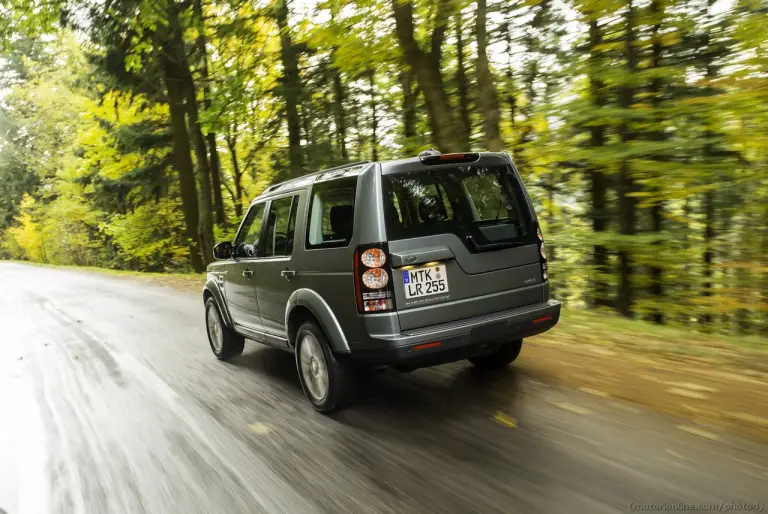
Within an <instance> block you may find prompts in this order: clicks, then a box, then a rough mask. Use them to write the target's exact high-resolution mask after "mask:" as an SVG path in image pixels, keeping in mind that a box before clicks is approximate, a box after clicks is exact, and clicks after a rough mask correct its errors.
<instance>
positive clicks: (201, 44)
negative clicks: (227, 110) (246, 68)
mask: <svg viewBox="0 0 768 514" xmlns="http://www.w3.org/2000/svg"><path fill="white" fill-rule="evenodd" d="M193 6H194V10H195V16H196V17H197V22H198V27H197V41H196V43H197V49H198V52H200V77H201V79H202V82H203V107H204V108H205V110H206V111H207V110H210V108H211V85H210V77H209V73H208V49H207V48H206V39H205V18H204V16H203V2H202V0H194V4H193ZM206 139H207V141H208V152H209V162H210V169H211V180H212V182H213V184H212V185H213V208H214V212H215V215H216V223H217V224H218V225H221V226H223V225H225V224H226V222H227V217H226V213H225V212H224V200H223V199H222V197H221V162H220V160H219V151H218V149H217V147H216V146H217V145H216V133H215V132H213V131H211V132H208V134H207V135H206Z"/></svg>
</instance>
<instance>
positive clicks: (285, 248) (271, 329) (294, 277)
mask: <svg viewBox="0 0 768 514" xmlns="http://www.w3.org/2000/svg"><path fill="white" fill-rule="evenodd" d="M301 198H302V195H301V194H300V193H292V194H290V195H287V196H281V197H279V198H275V199H273V200H272V201H270V203H269V208H268V209H269V215H268V216H267V217H266V218H265V222H264V223H265V228H264V238H263V241H262V242H261V244H260V248H259V258H258V259H257V260H256V261H255V262H254V265H255V268H254V271H255V278H256V287H257V294H258V298H259V309H260V312H261V320H262V326H263V332H265V333H267V334H268V335H271V336H273V337H276V338H279V339H283V338H285V336H286V328H285V307H286V305H287V304H288V298H289V297H290V296H291V293H293V292H294V291H295V290H296V289H297V288H298V287H299V283H300V280H301V276H300V275H298V274H297V273H296V267H295V266H294V265H293V249H294V244H295V239H296V234H297V231H296V220H297V217H298V212H299V207H300V200H301ZM298 243H299V244H300V243H301V240H300V238H299V241H298Z"/></svg>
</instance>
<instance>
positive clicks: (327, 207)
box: [307, 177, 357, 248]
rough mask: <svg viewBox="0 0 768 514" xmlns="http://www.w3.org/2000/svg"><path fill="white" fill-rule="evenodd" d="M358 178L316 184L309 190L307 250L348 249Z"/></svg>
mask: <svg viewBox="0 0 768 514" xmlns="http://www.w3.org/2000/svg"><path fill="white" fill-rule="evenodd" d="M356 192H357V177H346V178H342V179H338V180H331V181H328V182H322V183H320V184H316V185H315V186H314V187H313V188H312V199H311V201H310V204H309V223H308V224H307V227H308V228H307V248H340V247H345V246H349V242H350V240H351V239H352V228H353V226H354V218H355V194H356Z"/></svg>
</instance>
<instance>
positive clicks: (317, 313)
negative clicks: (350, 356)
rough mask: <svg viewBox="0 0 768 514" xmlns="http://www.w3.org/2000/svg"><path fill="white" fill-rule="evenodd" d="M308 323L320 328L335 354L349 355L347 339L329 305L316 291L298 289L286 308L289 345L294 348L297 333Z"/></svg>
mask: <svg viewBox="0 0 768 514" xmlns="http://www.w3.org/2000/svg"><path fill="white" fill-rule="evenodd" d="M306 321H312V322H314V323H317V324H318V325H319V326H320V328H321V329H322V330H323V332H325V335H326V337H328V342H329V343H330V344H331V347H332V349H333V351H334V352H336V353H349V343H348V342H347V338H346V337H345V335H344V331H343V330H342V328H341V325H340V324H339V321H338V320H337V319H336V316H335V315H334V314H333V311H332V310H331V308H330V306H329V305H328V303H326V301H325V300H324V299H323V297H322V296H320V295H319V294H318V293H317V292H316V291H313V290H311V289H297V290H296V291H294V292H293V294H292V295H291V297H290V298H289V299H288V304H287V305H286V307H285V327H286V331H287V333H288V344H289V345H291V346H294V340H295V339H296V333H297V332H298V330H299V327H300V326H301V325H302V323H304V322H306Z"/></svg>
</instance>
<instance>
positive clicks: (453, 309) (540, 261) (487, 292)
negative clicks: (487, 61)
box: [203, 151, 560, 412]
mask: <svg viewBox="0 0 768 514" xmlns="http://www.w3.org/2000/svg"><path fill="white" fill-rule="evenodd" d="M214 256H215V258H216V259H217V260H216V261H215V262H213V263H212V264H210V265H209V266H208V276H207V281H206V284H205V287H204V290H203V300H204V302H205V311H206V316H205V319H206V324H207V328H208V338H209V341H210V345H211V348H212V349H213V353H214V354H215V355H216V357H218V358H219V359H222V360H227V359H230V358H232V357H234V356H236V355H239V354H240V353H241V352H242V351H243V343H244V340H245V338H248V339H252V340H255V341H258V342H261V343H264V344H267V345H269V346H274V347H277V348H280V349H283V350H287V351H290V352H294V353H295V355H296V366H297V367H298V372H299V378H300V380H301V385H302V387H303V389H304V392H305V394H306V396H307V398H308V399H309V400H310V401H311V402H312V404H313V405H314V406H315V408H316V409H317V410H319V411H321V412H331V411H333V410H335V409H338V408H340V407H342V406H343V405H344V404H345V403H347V402H348V401H349V399H350V394H351V393H352V392H353V391H354V389H355V387H354V383H353V380H354V377H355V376H356V372H357V371H358V370H359V369H361V368H367V367H370V366H392V367H396V368H399V369H405V370H409V369H415V368H419V367H424V366H432V365H435V364H441V363H446V362H453V361H457V360H461V359H469V361H470V362H472V363H473V364H474V365H475V366H479V367H482V368H494V367H501V366H506V365H507V364H509V363H510V362H512V361H513V360H515V358H516V357H517V356H518V354H519V353H520V348H521V345H522V339H523V338H524V337H528V336H532V335H535V334H539V333H541V332H544V331H546V330H548V329H550V328H552V327H553V326H554V325H555V324H556V323H557V321H558V318H559V316H560V303H559V302H557V301H555V300H551V299H550V298H549V283H548V281H547V258H546V252H545V250H544V241H543V237H542V234H541V231H540V230H539V227H538V222H537V221H536V214H535V212H534V210H533V207H532V205H531V201H530V198H529V197H528V195H527V193H526V191H525V188H524V187H523V183H522V181H521V179H520V175H519V173H518V172H517V170H516V168H515V166H514V164H513V162H512V159H511V158H510V157H509V155H507V154H498V153H463V154H443V155H441V154H439V153H438V152H434V151H428V152H424V153H422V154H421V155H420V156H419V157H417V158H411V159H403V160H397V161H386V162H360V163H354V164H349V165H346V166H342V167H339V168H333V169H329V170H325V171H322V172H320V173H315V174H313V175H308V176H305V177H302V178H298V179H295V180H290V181H288V182H283V183H281V184H276V185H273V186H271V187H270V188H269V189H267V190H266V191H264V193H263V194H262V195H261V196H259V197H258V198H256V199H255V200H254V201H253V203H252V204H251V206H250V208H249V209H248V212H247V214H246V215H245V218H244V219H243V221H242V223H241V224H240V228H239V230H238V231H237V236H236V237H235V240H234V241H233V242H223V243H219V244H218V245H216V247H215V249H214Z"/></svg>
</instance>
